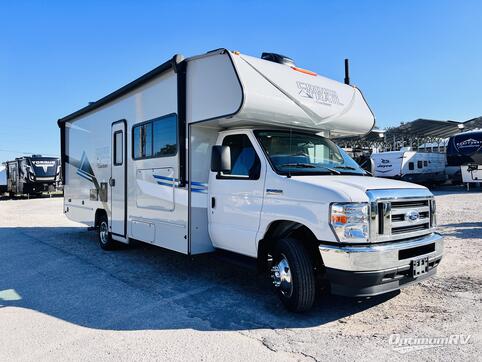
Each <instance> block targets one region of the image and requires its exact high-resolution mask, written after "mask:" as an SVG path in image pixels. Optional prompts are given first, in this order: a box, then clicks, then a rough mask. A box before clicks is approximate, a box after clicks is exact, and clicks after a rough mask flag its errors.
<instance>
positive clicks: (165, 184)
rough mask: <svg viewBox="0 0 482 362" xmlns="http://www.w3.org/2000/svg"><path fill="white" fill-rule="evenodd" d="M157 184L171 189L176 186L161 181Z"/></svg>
mask: <svg viewBox="0 0 482 362" xmlns="http://www.w3.org/2000/svg"><path fill="white" fill-rule="evenodd" d="M157 183H158V184H159V185H163V186H170V187H172V186H173V185H174V184H169V183H167V182H161V181H157Z"/></svg>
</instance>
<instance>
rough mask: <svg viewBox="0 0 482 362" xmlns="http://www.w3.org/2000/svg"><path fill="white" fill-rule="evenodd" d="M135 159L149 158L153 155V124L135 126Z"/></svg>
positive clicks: (133, 133)
mask: <svg viewBox="0 0 482 362" xmlns="http://www.w3.org/2000/svg"><path fill="white" fill-rule="evenodd" d="M132 135H133V138H134V140H133V142H132V144H133V147H134V158H135V159H139V158H147V157H151V155H152V123H150V122H149V123H144V124H142V125H139V126H135V127H134V130H133V132H132Z"/></svg>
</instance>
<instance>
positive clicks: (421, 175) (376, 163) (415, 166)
mask: <svg viewBox="0 0 482 362" xmlns="http://www.w3.org/2000/svg"><path fill="white" fill-rule="evenodd" d="M371 164H372V174H373V176H376V177H388V178H393V179H398V180H403V181H408V182H415V183H418V184H422V185H424V184H425V185H432V184H440V183H443V182H445V181H446V180H447V176H446V174H445V165H446V159H445V154H444V153H437V152H418V151H412V150H411V149H410V148H409V149H402V150H400V151H390V152H380V153H373V154H372V155H371Z"/></svg>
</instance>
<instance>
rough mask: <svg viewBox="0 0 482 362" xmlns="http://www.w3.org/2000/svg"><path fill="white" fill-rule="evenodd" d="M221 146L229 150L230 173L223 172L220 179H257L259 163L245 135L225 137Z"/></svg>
mask: <svg viewBox="0 0 482 362" xmlns="http://www.w3.org/2000/svg"><path fill="white" fill-rule="evenodd" d="M223 146H229V147H230V149H231V172H230V173H225V172H224V173H222V174H221V177H223V176H224V177H227V178H243V179H249V180H257V179H258V178H259V173H260V168H261V167H260V166H261V163H260V161H259V158H258V155H257V154H256V151H255V149H254V147H253V145H252V144H251V141H250V140H249V138H248V136H247V135H233V136H226V137H225V138H224V140H223Z"/></svg>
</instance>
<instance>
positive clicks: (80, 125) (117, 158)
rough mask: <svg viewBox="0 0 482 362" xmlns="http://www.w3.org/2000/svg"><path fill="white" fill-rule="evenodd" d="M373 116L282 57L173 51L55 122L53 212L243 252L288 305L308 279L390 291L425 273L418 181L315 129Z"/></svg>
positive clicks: (433, 238)
mask: <svg viewBox="0 0 482 362" xmlns="http://www.w3.org/2000/svg"><path fill="white" fill-rule="evenodd" d="M346 78H348V77H346ZM374 123H375V119H374V116H373V114H372V112H371V111H370V108H369V107H368V104H367V103H366V101H365V99H364V97H363V95H362V93H361V92H360V90H359V89H358V88H356V87H354V86H352V85H350V84H349V81H346V82H345V84H344V83H340V82H337V81H334V80H331V79H328V78H325V77H323V76H321V75H319V74H316V73H315V72H312V71H309V70H305V69H302V68H300V67H298V66H297V65H295V64H294V62H293V60H292V59H290V58H288V57H285V56H281V55H279V54H274V53H263V55H262V57H261V58H257V57H252V56H247V55H243V54H241V53H239V52H236V51H228V50H226V49H219V50H215V51H210V52H208V53H206V54H202V55H199V56H194V57H190V58H183V57H182V56H180V55H176V56H174V57H173V58H172V59H170V60H169V61H167V62H165V63H164V64H162V65H160V66H159V67H157V68H155V69H154V70H152V71H151V72H149V73H147V74H145V75H143V76H142V77H140V78H138V79H137V80H135V81H133V82H132V83H129V84H128V85H126V86H124V87H122V88H120V89H118V90H117V91H115V92H113V93H111V94H109V95H107V96H105V97H104V98H101V99H100V100H98V101H96V102H94V103H91V104H89V105H88V106H86V107H85V108H82V109H80V110H79V111H77V112H75V113H72V114H71V115H68V116H66V117H64V118H61V119H59V121H58V125H59V127H60V135H61V154H62V156H61V159H62V165H63V166H64V167H63V171H64V173H65V175H64V177H63V180H64V184H65V185H64V213H65V215H67V217H69V218H70V219H72V220H74V221H78V222H81V223H84V224H86V225H88V226H91V227H95V228H96V230H97V233H98V238H99V244H100V246H101V247H102V248H103V249H106V250H110V249H113V248H115V246H116V243H126V244H128V243H129V242H130V241H131V240H140V241H142V242H145V243H150V244H154V245H157V246H160V247H163V248H166V249H170V250H175V251H177V252H179V253H183V254H186V255H191V256H194V255H196V254H201V253H209V252H214V251H217V250H224V251H228V252H231V253H234V254H240V255H244V256H246V257H248V258H253V259H255V260H257V263H258V266H259V269H260V271H263V272H265V273H266V275H267V277H270V278H271V279H272V282H273V285H274V289H275V291H276V293H277V294H278V296H279V297H280V298H281V300H282V302H283V303H284V304H285V305H286V307H287V308H288V309H289V310H292V311H305V310H307V309H310V308H311V306H312V305H313V302H314V300H315V295H316V292H317V290H318V288H322V286H323V285H325V286H328V287H329V289H330V290H331V292H332V293H334V294H340V295H348V296H370V295H377V294H381V293H385V292H389V291H393V290H397V289H399V288H401V287H404V286H407V285H409V284H411V283H414V282H418V281H420V280H423V279H424V278H427V277H429V276H431V275H433V274H434V273H435V272H436V269H437V266H438V264H439V263H440V261H441V258H442V253H443V239H442V237H441V236H440V235H439V234H437V233H436V217H435V200H434V197H433V195H432V194H431V193H430V192H429V190H427V189H426V188H425V187H423V186H419V185H415V184H411V183H406V182H402V181H395V180H388V179H382V178H374V177H370V176H369V175H368V174H367V173H366V172H365V171H364V170H362V169H361V168H360V167H359V166H358V165H357V164H356V162H354V161H353V160H352V159H351V158H350V157H348V155H347V154H346V153H345V152H344V151H343V150H341V149H340V148H339V147H338V146H337V145H336V144H335V143H334V142H333V141H332V140H331V138H332V137H334V136H342V135H346V136H350V135H360V134H364V133H367V132H368V131H370V129H372V127H373V126H374Z"/></svg>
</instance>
